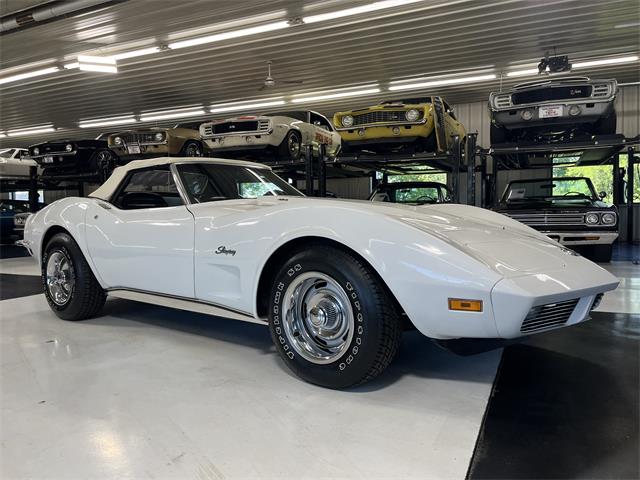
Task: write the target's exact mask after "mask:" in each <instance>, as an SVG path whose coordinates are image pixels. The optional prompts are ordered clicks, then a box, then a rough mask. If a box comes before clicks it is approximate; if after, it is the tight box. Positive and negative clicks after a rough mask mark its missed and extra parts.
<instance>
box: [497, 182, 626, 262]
mask: <svg viewBox="0 0 640 480" xmlns="http://www.w3.org/2000/svg"><path fill="white" fill-rule="evenodd" d="M605 195H606V193H605V192H600V193H599V194H596V191H595V189H594V187H593V183H592V182H591V180H590V179H589V178H586V177H563V178H541V179H540V178H538V179H531V180H516V181H513V182H511V183H509V185H508V186H507V188H506V189H505V191H504V194H503V196H502V199H501V200H500V203H499V204H498V206H497V207H496V208H495V209H494V210H495V211H497V212H499V213H502V214H504V215H506V216H508V217H511V218H513V219H514V220H518V221H520V222H522V223H524V224H525V225H528V226H530V227H532V228H535V229H536V230H539V231H540V232H542V233H544V234H545V235H547V236H548V237H549V238H552V239H554V240H557V241H558V242H560V243H561V244H563V245H566V246H568V247H570V248H572V249H574V250H579V251H580V252H581V253H583V254H584V255H585V256H587V257H590V258H591V259H592V260H594V261H597V262H609V261H611V253H612V244H613V242H614V241H615V240H616V238H618V213H617V209H616V207H615V206H608V205H607V204H605V203H604V202H603V201H602V199H603V198H604V197H605Z"/></svg>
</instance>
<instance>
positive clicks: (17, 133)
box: [7, 124, 56, 137]
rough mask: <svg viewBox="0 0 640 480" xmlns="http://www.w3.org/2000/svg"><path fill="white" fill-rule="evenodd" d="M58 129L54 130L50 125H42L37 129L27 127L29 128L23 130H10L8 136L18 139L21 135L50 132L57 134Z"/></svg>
mask: <svg viewBox="0 0 640 480" xmlns="http://www.w3.org/2000/svg"><path fill="white" fill-rule="evenodd" d="M55 131H56V129H55V128H53V125H51V124H48V125H40V126H37V127H27V128H21V129H19V130H9V131H8V132H7V135H8V136H9V137H18V136H20V135H36V134H38V133H49V132H55Z"/></svg>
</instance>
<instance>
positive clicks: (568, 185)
mask: <svg viewBox="0 0 640 480" xmlns="http://www.w3.org/2000/svg"><path fill="white" fill-rule="evenodd" d="M596 199H597V197H596V193H595V191H594V189H593V185H592V184H591V181H590V180H589V179H588V178H545V179H540V180H534V181H524V182H511V183H510V184H509V186H508V187H507V190H506V191H505V193H504V196H503V197H502V201H503V202H506V203H518V202H527V201H536V202H558V201H561V202H565V201H566V202H575V201H579V202H584V201H589V202H590V201H592V200H596Z"/></svg>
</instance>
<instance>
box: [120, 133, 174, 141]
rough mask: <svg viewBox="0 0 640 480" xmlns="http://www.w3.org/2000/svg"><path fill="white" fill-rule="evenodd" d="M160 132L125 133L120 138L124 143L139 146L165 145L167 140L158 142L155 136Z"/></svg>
mask: <svg viewBox="0 0 640 480" xmlns="http://www.w3.org/2000/svg"><path fill="white" fill-rule="evenodd" d="M156 133H158V132H132V133H125V134H124V135H121V136H120V138H122V140H123V141H124V143H129V144H131V143H138V144H148V143H164V141H165V140H161V141H158V140H156V138H155V136H156ZM165 139H166V135H165Z"/></svg>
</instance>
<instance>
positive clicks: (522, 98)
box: [511, 85, 591, 105]
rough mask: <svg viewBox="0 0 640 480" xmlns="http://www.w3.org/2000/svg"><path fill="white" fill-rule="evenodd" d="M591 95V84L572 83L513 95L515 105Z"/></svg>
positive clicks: (512, 99)
mask: <svg viewBox="0 0 640 480" xmlns="http://www.w3.org/2000/svg"><path fill="white" fill-rule="evenodd" d="M590 96H591V85H572V86H562V87H544V88H538V89H535V90H527V91H524V92H515V93H514V94H512V95H511V101H512V102H513V104H514V105H524V104H528V103H539V102H546V101H549V100H572V99H574V98H586V97H590Z"/></svg>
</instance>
